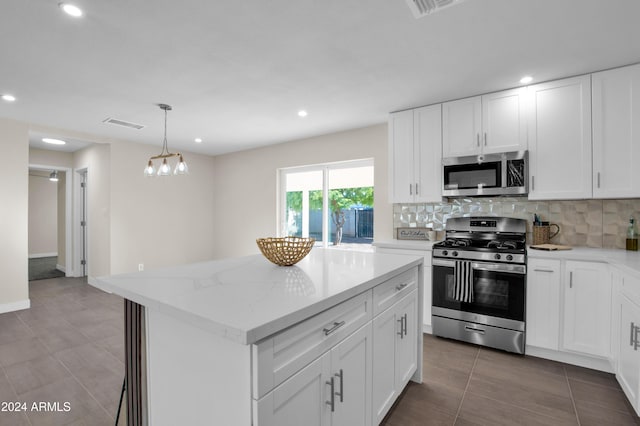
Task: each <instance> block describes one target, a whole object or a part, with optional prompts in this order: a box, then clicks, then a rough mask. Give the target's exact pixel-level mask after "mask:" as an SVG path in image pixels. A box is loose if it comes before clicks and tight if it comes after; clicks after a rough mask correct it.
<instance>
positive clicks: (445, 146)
mask: <svg viewBox="0 0 640 426" xmlns="http://www.w3.org/2000/svg"><path fill="white" fill-rule="evenodd" d="M481 132H482V100H481V97H480V96H476V97H475V98H467V99H460V100H457V101H452V102H445V103H443V104H442V156H443V157H445V158H447V157H457V156H463V155H475V154H479V153H480V149H481V145H480V133H481Z"/></svg>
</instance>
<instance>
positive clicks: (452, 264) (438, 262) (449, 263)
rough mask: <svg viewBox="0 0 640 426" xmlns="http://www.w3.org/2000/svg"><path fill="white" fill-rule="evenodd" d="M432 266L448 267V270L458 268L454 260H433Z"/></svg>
mask: <svg viewBox="0 0 640 426" xmlns="http://www.w3.org/2000/svg"><path fill="white" fill-rule="evenodd" d="M431 265H433V266H446V267H447V268H454V267H455V266H456V262H455V261H454V260H444V259H433V260H432V261H431Z"/></svg>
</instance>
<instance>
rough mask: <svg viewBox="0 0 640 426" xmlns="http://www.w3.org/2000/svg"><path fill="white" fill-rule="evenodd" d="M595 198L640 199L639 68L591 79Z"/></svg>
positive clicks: (611, 71)
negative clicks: (639, 165) (639, 166)
mask: <svg viewBox="0 0 640 426" xmlns="http://www.w3.org/2000/svg"><path fill="white" fill-rule="evenodd" d="M592 90H593V196H594V198H622V197H638V196H640V173H637V170H636V166H637V164H638V162H639V161H640V65H633V66H629V67H624V68H618V69H614V70H609V71H603V72H598V73H595V74H593V75H592Z"/></svg>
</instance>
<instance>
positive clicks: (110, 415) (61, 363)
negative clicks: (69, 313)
mask: <svg viewBox="0 0 640 426" xmlns="http://www.w3.org/2000/svg"><path fill="white" fill-rule="evenodd" d="M45 309H47V306H46V303H45ZM47 310H48V309H47ZM16 317H17V318H18V320H20V321H21V322H22V323H23V324H24V325H25V326H26V327H27V328H29V330H31V332H32V333H34V335H35V334H36V333H35V332H34V330H33V329H32V328H31V327H30V326H29V324H27V323H26V322H24V320H23V319H22V318H20V317H19V316H18V315H16ZM65 321H66V320H65ZM69 326H70V327H73V328H75V327H74V326H73V325H72V324H70V323H69ZM77 331H78V332H79V333H80V334H82V335H83V336H85V337H87V336H86V335H85V334H84V333H82V331H81V330H77ZM36 339H38V341H39V342H40V344H41V345H43V346H44V347H45V348H46V349H47V355H50V356H52V357H53V358H54V359H55V360H56V361H58V362H59V363H60V365H62V367H64V369H65V370H67V372H68V373H69V375H70V376H71V377H73V379H74V380H75V381H76V382H77V383H78V384H79V385H80V387H82V389H84V390H85V392H87V394H88V395H89V396H90V397H91V399H93V400H94V401H95V402H96V404H98V407H100V408H101V409H102V411H104V412H105V413H106V414H107V416H109V418H110V419H112V420H115V416H114V415H112V414H111V413H109V410H107V409H106V408H105V407H103V406H102V404H101V403H100V401H98V400H97V399H96V397H95V396H94V395H93V393H91V391H89V389H87V387H86V386H85V385H84V384H83V383H82V382H81V381H80V379H78V378H77V377H76V375H75V374H73V372H72V371H71V370H70V369H69V367H67V366H66V365H65V363H64V362H63V361H62V360H60V359H58V357H57V356H55V354H56V353H57V352H52V350H51V348H50V347H49V346H47V344H46V343H45V342H44V341H43V340H42V339H40V336H37V335H36ZM89 343H93V342H89ZM105 352H106V353H107V354H108V355H109V356H111V357H112V358H115V357H114V356H113V355H112V354H111V353H110V352H109V351H105ZM115 359H117V358H115ZM118 361H120V360H118ZM3 370H4V367H3ZM5 376H6V372H5ZM7 377H8V376H7ZM9 383H11V381H10V380H9ZM11 387H12V388H13V385H11ZM13 393H14V394H16V395H18V394H17V392H16V391H15V389H14V391H13ZM27 419H28V420H29V423H30V424H32V423H31V420H30V419H29V416H27Z"/></svg>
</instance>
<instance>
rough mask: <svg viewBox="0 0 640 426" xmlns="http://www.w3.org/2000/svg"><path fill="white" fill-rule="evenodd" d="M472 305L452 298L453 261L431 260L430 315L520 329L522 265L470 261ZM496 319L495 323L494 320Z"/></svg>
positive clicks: (524, 276)
mask: <svg viewBox="0 0 640 426" xmlns="http://www.w3.org/2000/svg"><path fill="white" fill-rule="evenodd" d="M471 267H472V278H471V279H472V287H473V302H471V303H467V302H460V301H458V300H456V299H455V296H454V294H455V292H454V288H455V281H454V280H455V261H453V260H446V259H433V270H432V271H433V272H432V273H433V308H434V309H433V313H434V315H438V313H440V314H444V316H453V317H456V318H457V319H461V320H465V321H474V322H477V323H485V324H489V325H497V326H502V327H506V328H514V329H524V328H523V327H524V316H525V295H526V271H527V269H526V266H525V265H512V264H501V263H491V262H475V261H472V262H471ZM496 319H497V321H496Z"/></svg>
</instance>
